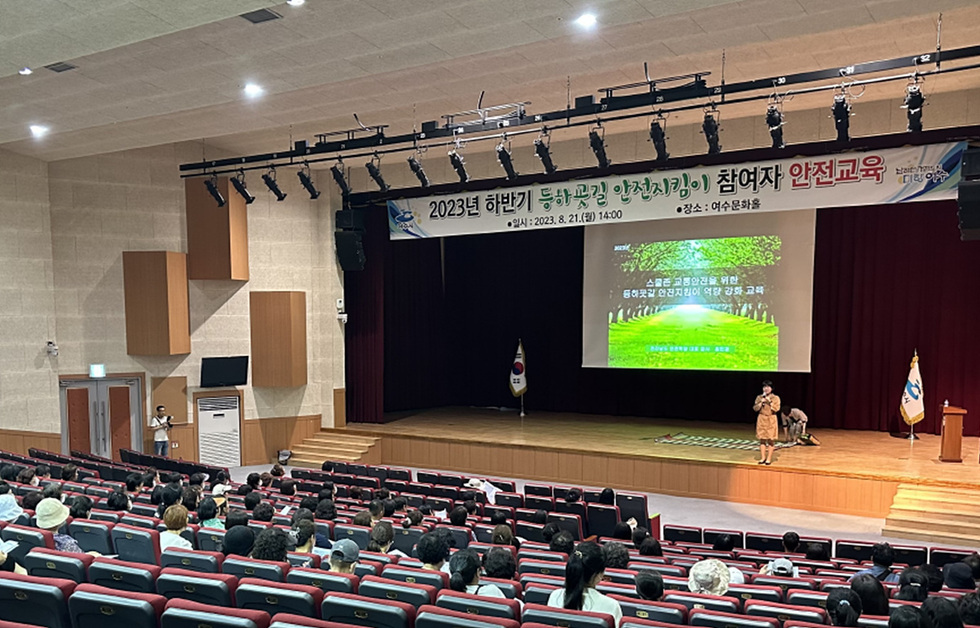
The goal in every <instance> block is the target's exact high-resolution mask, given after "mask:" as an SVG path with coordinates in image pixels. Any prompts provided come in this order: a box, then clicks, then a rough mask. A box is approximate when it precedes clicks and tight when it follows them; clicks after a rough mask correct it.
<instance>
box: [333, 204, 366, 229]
mask: <svg viewBox="0 0 980 628" xmlns="http://www.w3.org/2000/svg"><path fill="white" fill-rule="evenodd" d="M336 216H337V219H336V227H337V229H344V230H350V229H355V230H357V231H364V214H363V213H362V212H359V211H354V210H353V209H342V210H340V211H338V212H336Z"/></svg>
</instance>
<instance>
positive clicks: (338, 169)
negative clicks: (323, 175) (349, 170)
mask: <svg viewBox="0 0 980 628" xmlns="http://www.w3.org/2000/svg"><path fill="white" fill-rule="evenodd" d="M330 174H332V175H333V180H334V181H336V182H337V187H339V188H340V193H341V194H343V195H344V197H345V198H346V197H348V196H350V186H349V185H347V177H346V176H344V162H342V161H340V162H337V163H336V164H335V165H333V166H330Z"/></svg>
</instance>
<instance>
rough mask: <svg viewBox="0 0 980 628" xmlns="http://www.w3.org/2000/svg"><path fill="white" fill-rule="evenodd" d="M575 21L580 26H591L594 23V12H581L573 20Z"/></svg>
mask: <svg viewBox="0 0 980 628" xmlns="http://www.w3.org/2000/svg"><path fill="white" fill-rule="evenodd" d="M575 23H576V24H578V25H579V26H581V27H582V28H592V27H593V26H595V25H596V17H595V13H583V14H582V15H580V16H579V17H578V19H576V20H575Z"/></svg>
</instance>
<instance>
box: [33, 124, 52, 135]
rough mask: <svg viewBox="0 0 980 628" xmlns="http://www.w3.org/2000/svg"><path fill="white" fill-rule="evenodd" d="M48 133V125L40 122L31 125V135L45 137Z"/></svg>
mask: <svg viewBox="0 0 980 628" xmlns="http://www.w3.org/2000/svg"><path fill="white" fill-rule="evenodd" d="M47 133H48V127H46V126H43V125H40V124H32V125H31V135H33V136H34V137H44V136H45V135H47Z"/></svg>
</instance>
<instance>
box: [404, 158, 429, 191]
mask: <svg viewBox="0 0 980 628" xmlns="http://www.w3.org/2000/svg"><path fill="white" fill-rule="evenodd" d="M421 159H422V149H419V150H417V151H416V153H415V154H414V155H409V156H408V167H409V168H410V169H411V170H412V174H414V175H415V178H416V179H418V180H419V184H420V185H421V186H422V187H424V188H427V187H429V177H428V176H426V174H425V169H424V168H422V161H421Z"/></svg>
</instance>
